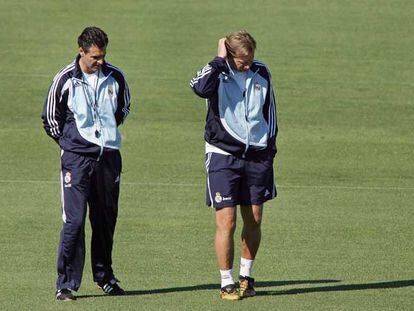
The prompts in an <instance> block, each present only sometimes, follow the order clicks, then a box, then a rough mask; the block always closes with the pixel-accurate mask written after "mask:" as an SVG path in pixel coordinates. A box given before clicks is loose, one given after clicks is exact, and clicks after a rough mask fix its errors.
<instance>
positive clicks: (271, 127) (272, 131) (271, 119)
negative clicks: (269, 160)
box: [263, 68, 278, 154]
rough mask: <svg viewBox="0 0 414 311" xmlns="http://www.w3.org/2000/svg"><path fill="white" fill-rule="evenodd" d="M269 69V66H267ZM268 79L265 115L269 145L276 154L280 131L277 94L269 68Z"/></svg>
mask: <svg viewBox="0 0 414 311" xmlns="http://www.w3.org/2000/svg"><path fill="white" fill-rule="evenodd" d="M266 70H267V68H266ZM267 73H268V79H269V89H268V92H267V94H266V99H265V104H264V106H263V107H264V109H265V111H264V115H265V118H266V120H267V123H268V137H269V138H268V146H269V147H270V148H271V149H272V151H273V153H274V154H276V152H277V147H276V137H277V132H278V125H277V110H276V96H275V92H274V88H273V85H272V77H271V75H270V72H269V71H268V70H267Z"/></svg>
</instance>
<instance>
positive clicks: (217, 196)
mask: <svg viewBox="0 0 414 311" xmlns="http://www.w3.org/2000/svg"><path fill="white" fill-rule="evenodd" d="M214 201H216V203H221V202H222V201H223V197H222V196H221V193H220V192H216V196H215V198H214Z"/></svg>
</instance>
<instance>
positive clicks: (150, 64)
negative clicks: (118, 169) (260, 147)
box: [0, 0, 414, 310]
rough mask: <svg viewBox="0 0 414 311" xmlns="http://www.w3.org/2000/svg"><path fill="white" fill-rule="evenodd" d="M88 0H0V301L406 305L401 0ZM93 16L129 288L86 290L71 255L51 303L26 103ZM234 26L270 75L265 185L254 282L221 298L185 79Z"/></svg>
mask: <svg viewBox="0 0 414 311" xmlns="http://www.w3.org/2000/svg"><path fill="white" fill-rule="evenodd" d="M105 2H106V4H101V3H99V2H85V1H78V0H75V1H52V0H45V1H29V0H26V1H23V0H18V1H12V0H10V1H6V0H0V25H1V31H0V44H1V49H0V73H1V76H0V90H1V104H0V124H1V127H0V145H1V149H0V280H1V281H0V282H1V290H0V309H1V310H71V309H78V310H224V309H226V310H413V309H414V246H413V245H414V244H413V240H414V230H413V222H414V211H413V202H414V161H413V159H414V140H413V130H414V126H413V124H414V106H413V98H414V85H413V76H414V66H413V52H412V51H413V49H414V37H413V35H412V30H413V29H414V19H413V16H414V4H413V2H412V1H408V0H407V1H404V0H394V1H385V0H376V1H374V0H362V1H327V0H310V1H305V0H297V1H288V0H284V1H281V0H277V1H271V0H264V1H247V0H240V1H190V0H187V1H184V0H176V1H161V0H152V1H132V0H130V1H127V0H120V1H111V2H110V1H102V3H105ZM93 24H95V25H98V26H100V27H102V28H103V29H104V30H105V31H106V32H107V33H108V35H109V39H110V45H109V48H108V55H107V59H108V61H110V62H112V63H114V64H115V65H117V66H119V67H120V68H122V69H123V71H124V72H125V74H126V76H127V78H128V81H129V84H130V89H131V92H132V107H131V114H130V116H129V118H128V120H127V122H126V124H125V125H124V126H123V127H122V134H123V136H124V146H123V160H124V174H123V180H122V188H121V199H120V212H119V214H120V215H119V221H118V227H117V232H116V237H115V239H116V241H115V249H114V269H115V272H116V273H117V276H118V278H119V279H121V281H122V285H123V287H125V289H126V290H127V291H128V295H127V296H125V297H108V296H102V294H101V292H100V291H99V290H98V289H97V288H96V287H95V286H94V284H93V282H92V278H91V268H90V263H89V260H87V262H86V265H85V273H84V279H83V284H82V287H81V289H80V291H79V292H78V295H79V296H80V299H78V300H77V301H76V302H69V303H58V302H56V301H55V300H54V295H53V294H54V288H55V279H56V255H57V244H58V235H59V231H60V228H61V218H60V205H59V204H60V203H59V202H60V187H59V182H58V181H59V162H58V161H59V150H58V149H57V148H56V145H55V144H54V143H53V142H52V140H51V139H49V138H48V137H47V136H46V134H45V133H44V132H43V129H42V126H41V120H40V113H41V109H42V105H43V102H44V99H45V96H46V92H47V89H48V87H49V85H50V83H51V79H52V77H53V76H54V74H55V73H56V72H57V71H58V70H59V69H60V68H61V67H63V66H64V65H66V64H68V63H69V62H71V61H72V59H73V58H74V56H75V54H76V50H77V46H76V38H77V36H78V35H79V33H80V32H81V31H82V29H83V28H84V27H85V26H89V25H93ZM242 28H245V29H248V30H249V31H250V32H251V33H252V34H253V35H254V36H255V38H256V40H257V41H258V51H257V53H256V56H257V58H258V59H260V60H261V61H263V62H265V63H266V64H267V65H268V66H269V68H270V70H271V72H272V74H273V80H274V84H275V85H276V90H277V99H278V118H279V130H280V132H279V138H278V149H279V153H278V156H277V158H276V162H275V170H276V179H277V183H278V185H279V188H278V190H279V198H278V199H277V200H275V201H272V202H271V203H269V204H267V205H266V210H265V215H264V223H263V241H262V247H261V250H260V252H259V254H258V257H257V260H256V263H255V269H254V276H255V278H256V280H257V282H258V284H257V290H258V296H257V297H255V298H252V299H246V300H243V301H240V302H235V303H232V302H223V301H220V300H219V298H218V287H219V273H218V270H217V267H216V263H215V258H214V252H213V247H212V243H213V233H214V223H213V216H214V215H213V212H212V210H210V209H207V208H205V207H204V197H205V194H204V155H203V128H204V118H205V106H204V102H203V101H202V100H201V99H199V98H197V97H196V96H195V95H194V94H192V92H191V90H190V88H189V87H188V81H189V79H191V77H192V76H193V75H194V74H195V72H196V70H198V69H199V68H201V67H202V66H203V65H204V64H205V63H207V62H208V61H209V60H210V59H211V58H212V57H213V56H214V55H215V53H216V45H217V41H218V39H219V38H220V37H221V36H223V35H225V34H228V33H229V32H231V31H234V30H238V29H242ZM239 229H240V228H239ZM239 229H238V232H237V235H239V233H240V231H239ZM89 236H90V228H89V225H87V239H89ZM87 245H88V242H87ZM238 249H239V248H238V247H237V248H236V258H238V254H239V253H238ZM88 256H89V250H88V251H87V258H88ZM235 271H236V272H237V271H238V263H237V264H236V266H235Z"/></svg>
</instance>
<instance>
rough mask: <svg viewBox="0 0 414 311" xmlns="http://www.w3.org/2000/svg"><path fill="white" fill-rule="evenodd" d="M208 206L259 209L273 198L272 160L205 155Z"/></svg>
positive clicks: (213, 154) (214, 154)
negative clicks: (237, 206)
mask: <svg viewBox="0 0 414 311" xmlns="http://www.w3.org/2000/svg"><path fill="white" fill-rule="evenodd" d="M206 170H207V193H206V194H207V196H206V202H207V205H208V206H211V207H214V208H222V207H232V206H236V205H252V204H254V205H260V204H263V203H264V202H266V201H268V200H271V199H273V198H275V197H276V187H275V183H274V180H273V160H269V159H265V160H263V159H262V160H245V159H241V158H237V157H235V156H233V155H224V154H220V153H207V154H206Z"/></svg>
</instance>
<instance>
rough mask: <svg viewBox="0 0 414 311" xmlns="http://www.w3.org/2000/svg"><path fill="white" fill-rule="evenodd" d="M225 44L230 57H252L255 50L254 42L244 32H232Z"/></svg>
mask: <svg viewBox="0 0 414 311" xmlns="http://www.w3.org/2000/svg"><path fill="white" fill-rule="evenodd" d="M225 44H226V48H227V52H228V53H229V54H230V56H231V57H240V56H242V57H243V56H252V55H254V51H255V50H256V40H254V38H253V37H252V36H251V35H250V34H249V33H248V32H247V31H246V30H240V31H235V32H232V33H231V34H229V35H228V36H226V42H225Z"/></svg>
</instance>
